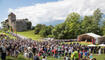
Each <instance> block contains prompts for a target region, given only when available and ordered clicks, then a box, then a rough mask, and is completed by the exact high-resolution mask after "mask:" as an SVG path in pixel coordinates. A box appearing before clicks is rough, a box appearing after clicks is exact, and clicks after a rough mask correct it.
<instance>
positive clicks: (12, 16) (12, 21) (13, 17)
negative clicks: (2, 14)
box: [8, 12, 16, 26]
mask: <svg viewBox="0 0 105 60" xmlns="http://www.w3.org/2000/svg"><path fill="white" fill-rule="evenodd" d="M8 21H9V26H13V25H14V24H15V21H16V15H15V14H14V13H12V12H11V13H10V14H9V15H8Z"/></svg>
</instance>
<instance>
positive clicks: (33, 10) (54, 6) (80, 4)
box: [0, 0, 105, 25]
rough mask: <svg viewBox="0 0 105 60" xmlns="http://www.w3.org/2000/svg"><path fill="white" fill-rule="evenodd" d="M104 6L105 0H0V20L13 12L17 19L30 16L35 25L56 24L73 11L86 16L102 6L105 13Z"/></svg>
mask: <svg viewBox="0 0 105 60" xmlns="http://www.w3.org/2000/svg"><path fill="white" fill-rule="evenodd" d="M104 6H105V0H88V1H87V0H0V22H1V21H3V20H4V19H5V18H7V17H8V14H9V13H10V12H13V13H15V14H16V17H17V19H23V18H28V19H29V20H30V21H31V22H32V24H33V25H36V24H39V23H41V24H47V25H50V24H51V25H55V24H58V23H61V22H63V21H64V20H65V19H66V17H67V15H68V14H70V13H72V12H77V13H79V14H80V15H81V16H85V15H92V14H93V11H94V10H95V9H97V8H100V9H101V11H102V12H103V13H104V14H105V7H104Z"/></svg>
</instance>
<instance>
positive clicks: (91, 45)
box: [88, 44, 96, 46]
mask: <svg viewBox="0 0 105 60" xmlns="http://www.w3.org/2000/svg"><path fill="white" fill-rule="evenodd" d="M88 46H96V45H94V44H90V45H88Z"/></svg>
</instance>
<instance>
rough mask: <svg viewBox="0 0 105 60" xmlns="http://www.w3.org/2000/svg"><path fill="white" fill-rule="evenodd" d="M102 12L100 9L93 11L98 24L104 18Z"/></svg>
mask: <svg viewBox="0 0 105 60" xmlns="http://www.w3.org/2000/svg"><path fill="white" fill-rule="evenodd" d="M102 14H103V13H102V12H101V11H100V9H99V8H98V9H96V10H95V11H94V12H93V19H94V22H95V24H98V23H99V22H100V20H101V18H102Z"/></svg>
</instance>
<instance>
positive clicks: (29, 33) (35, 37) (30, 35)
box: [17, 30, 42, 40]
mask: <svg viewBox="0 0 105 60" xmlns="http://www.w3.org/2000/svg"><path fill="white" fill-rule="evenodd" d="M17 34H20V35H23V36H25V37H28V38H32V39H33V40H40V39H41V38H42V37H40V35H35V34H34V30H30V31H24V32H17Z"/></svg>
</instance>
